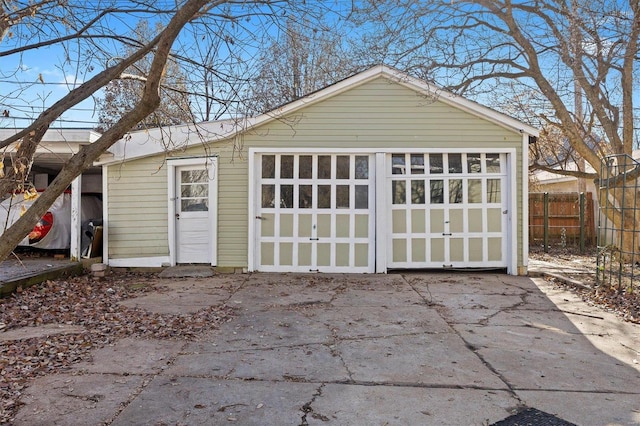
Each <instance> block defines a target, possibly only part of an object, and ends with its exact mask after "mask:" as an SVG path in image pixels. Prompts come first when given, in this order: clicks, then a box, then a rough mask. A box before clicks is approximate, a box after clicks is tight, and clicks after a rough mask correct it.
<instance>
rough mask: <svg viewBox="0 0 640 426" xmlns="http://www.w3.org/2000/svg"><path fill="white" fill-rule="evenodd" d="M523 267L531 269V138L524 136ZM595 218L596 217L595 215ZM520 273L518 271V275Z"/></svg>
mask: <svg viewBox="0 0 640 426" xmlns="http://www.w3.org/2000/svg"><path fill="white" fill-rule="evenodd" d="M521 214H522V266H523V267H524V268H525V269H527V268H528V267H529V137H528V136H527V135H522V211H521ZM594 216H595V215H594ZM518 272H519V271H517V270H516V272H515V274H516V275H517V274H518Z"/></svg>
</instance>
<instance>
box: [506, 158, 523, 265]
mask: <svg viewBox="0 0 640 426" xmlns="http://www.w3.org/2000/svg"><path fill="white" fill-rule="evenodd" d="M507 157H508V158H509V161H507V164H508V166H509V170H508V172H509V174H508V180H509V181H508V182H507V185H509V201H510V202H509V204H508V209H509V214H508V215H507V220H508V221H510V222H511V226H509V224H508V223H507V226H509V233H510V234H511V235H507V238H508V243H507V244H508V245H507V253H509V263H508V264H507V273H508V274H509V275H518V248H519V247H520V245H519V244H518V215H517V212H518V181H517V180H516V176H517V174H516V170H518V168H517V165H518V163H517V156H516V149H515V148H513V149H512V150H511V153H510V154H508V155H507ZM523 167H524V164H523ZM522 213H523V214H524V213H525V212H522ZM514 248H515V250H514Z"/></svg>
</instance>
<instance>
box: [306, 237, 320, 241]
mask: <svg viewBox="0 0 640 426" xmlns="http://www.w3.org/2000/svg"><path fill="white" fill-rule="evenodd" d="M319 240H320V238H313V237H312V238H309V241H319Z"/></svg>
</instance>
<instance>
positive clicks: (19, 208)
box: [0, 192, 102, 250]
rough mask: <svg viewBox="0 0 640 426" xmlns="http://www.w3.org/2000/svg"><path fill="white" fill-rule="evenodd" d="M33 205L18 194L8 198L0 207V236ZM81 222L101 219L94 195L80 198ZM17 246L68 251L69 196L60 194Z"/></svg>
mask: <svg viewBox="0 0 640 426" xmlns="http://www.w3.org/2000/svg"><path fill="white" fill-rule="evenodd" d="M34 201H35V199H34V198H31V199H29V200H25V198H24V197H23V195H22V194H17V195H14V196H13V197H9V198H7V199H6V200H4V201H3V202H2V203H0V234H2V233H4V231H5V230H6V229H7V228H8V227H10V226H11V225H12V224H13V223H14V222H16V221H17V220H18V218H20V216H21V215H22V212H23V211H26V210H27V209H28V208H29V207H30V206H31V205H32V204H33V202H34ZM81 204H82V212H81V215H80V217H81V222H82V223H84V222H85V221H87V220H92V219H102V201H101V200H100V198H98V197H97V196H95V195H82V202H81ZM18 245H19V246H28V247H36V248H40V249H47V250H58V249H68V248H69V247H70V246H71V194H70V193H68V192H66V193H64V194H61V195H60V196H59V197H58V198H57V199H56V201H55V202H54V203H53V204H52V205H51V207H49V211H47V212H46V213H45V214H44V216H43V217H42V218H41V219H40V221H39V222H38V223H37V224H36V226H34V228H33V230H32V231H31V232H30V233H29V235H28V236H27V237H25V238H24V239H23V240H22V241H21V242H20V243H19V244H18Z"/></svg>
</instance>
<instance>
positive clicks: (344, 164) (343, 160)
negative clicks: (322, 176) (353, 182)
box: [336, 155, 350, 179]
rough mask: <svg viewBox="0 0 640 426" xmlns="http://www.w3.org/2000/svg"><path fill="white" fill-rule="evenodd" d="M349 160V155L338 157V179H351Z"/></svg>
mask: <svg viewBox="0 0 640 426" xmlns="http://www.w3.org/2000/svg"><path fill="white" fill-rule="evenodd" d="M349 160H350V158H349V156H348V155H338V156H337V157H336V179H349V174H350V173H349Z"/></svg>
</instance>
